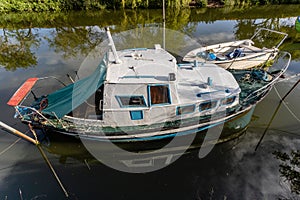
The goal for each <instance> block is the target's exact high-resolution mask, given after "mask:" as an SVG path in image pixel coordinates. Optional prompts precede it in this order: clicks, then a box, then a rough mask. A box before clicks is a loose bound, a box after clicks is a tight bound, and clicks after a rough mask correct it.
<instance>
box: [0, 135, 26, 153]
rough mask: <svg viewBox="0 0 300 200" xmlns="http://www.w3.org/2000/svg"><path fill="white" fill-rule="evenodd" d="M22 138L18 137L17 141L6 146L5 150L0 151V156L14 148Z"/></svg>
mask: <svg viewBox="0 0 300 200" xmlns="http://www.w3.org/2000/svg"><path fill="white" fill-rule="evenodd" d="M20 140H21V138H18V139H17V140H16V141H14V142H13V143H12V144H11V145H9V146H8V147H6V148H5V149H4V150H2V151H1V152H0V156H2V154H4V153H5V152H7V151H8V150H9V149H10V148H12V147H13V146H14V145H15V144H17V143H18V142H19V141H20Z"/></svg>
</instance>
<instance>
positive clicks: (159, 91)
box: [148, 85, 171, 105]
mask: <svg viewBox="0 0 300 200" xmlns="http://www.w3.org/2000/svg"><path fill="white" fill-rule="evenodd" d="M148 93H149V102H150V105H158V104H170V103H171V97H170V90H169V85H149V86H148Z"/></svg>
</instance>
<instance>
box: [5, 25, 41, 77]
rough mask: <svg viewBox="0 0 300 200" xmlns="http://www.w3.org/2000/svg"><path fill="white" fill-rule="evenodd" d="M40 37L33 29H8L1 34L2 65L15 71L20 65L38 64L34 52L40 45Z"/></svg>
mask: <svg viewBox="0 0 300 200" xmlns="http://www.w3.org/2000/svg"><path fill="white" fill-rule="evenodd" d="M39 44H40V39H39V37H38V35H37V34H33V33H32V29H31V28H28V29H19V30H6V29H5V28H3V34H2V35H1V36H0V65H2V66H4V67H5V68H6V69H7V70H11V71H14V70H16V69H17V68H19V67H22V68H27V67H29V66H34V65H36V64H37V57H36V56H35V54H34V52H32V49H31V48H33V47H38V46H39Z"/></svg>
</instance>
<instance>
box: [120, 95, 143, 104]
mask: <svg viewBox="0 0 300 200" xmlns="http://www.w3.org/2000/svg"><path fill="white" fill-rule="evenodd" d="M116 98H117V100H118V102H119V104H120V106H121V107H145V106H147V105H146V101H145V98H144V96H142V95H141V96H116Z"/></svg>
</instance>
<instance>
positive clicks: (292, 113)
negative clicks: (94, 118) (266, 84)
mask: <svg viewBox="0 0 300 200" xmlns="http://www.w3.org/2000/svg"><path fill="white" fill-rule="evenodd" d="M274 90H275V92H276V94H277V95H278V97H279V98H280V99H282V98H281V96H280V94H279V92H278V90H277V89H276V87H275V85H274ZM282 103H283V105H284V106H285V107H286V109H287V110H288V111H289V112H290V113H291V115H292V116H293V117H294V118H295V119H296V120H297V121H298V122H300V119H299V118H298V117H297V115H296V114H295V113H294V112H293V111H292V110H291V109H290V108H289V107H288V106H287V104H286V102H285V101H282Z"/></svg>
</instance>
